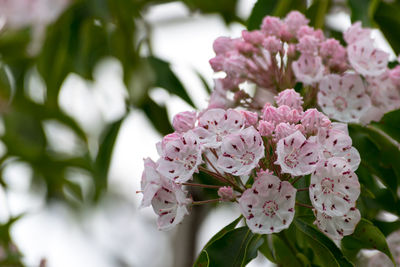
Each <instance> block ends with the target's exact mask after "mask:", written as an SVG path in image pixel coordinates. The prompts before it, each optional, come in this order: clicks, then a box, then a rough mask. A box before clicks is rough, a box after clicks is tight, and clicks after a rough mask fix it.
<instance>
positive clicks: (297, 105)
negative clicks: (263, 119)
mask: <svg viewBox="0 0 400 267" xmlns="http://www.w3.org/2000/svg"><path fill="white" fill-rule="evenodd" d="M275 101H276V104H278V106H283V105H286V106H289V107H290V108H292V109H296V110H298V111H299V112H302V111H303V107H302V106H301V105H302V104H303V98H302V97H301V95H300V94H299V93H297V92H296V91H295V90H294V89H286V90H284V91H282V92H280V93H279V94H278V95H277V96H275Z"/></svg>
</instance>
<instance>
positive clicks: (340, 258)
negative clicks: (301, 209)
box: [294, 218, 353, 267]
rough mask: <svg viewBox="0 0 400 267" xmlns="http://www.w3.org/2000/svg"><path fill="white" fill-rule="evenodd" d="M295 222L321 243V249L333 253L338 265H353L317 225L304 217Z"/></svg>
mask: <svg viewBox="0 0 400 267" xmlns="http://www.w3.org/2000/svg"><path fill="white" fill-rule="evenodd" d="M294 223H295V225H296V226H297V228H298V229H299V230H300V231H302V232H303V233H304V234H306V235H307V236H308V237H310V238H311V240H312V241H313V242H317V243H318V244H319V245H320V247H319V248H320V249H324V250H325V251H326V253H330V254H331V255H332V257H333V258H334V259H335V262H336V264H337V265H336V266H340V267H343V266H353V264H351V263H350V262H349V261H348V260H347V259H346V257H345V256H344V255H343V253H342V252H341V251H340V249H339V248H338V247H337V246H336V245H335V243H333V242H332V240H330V239H329V238H328V237H327V236H326V235H324V234H323V233H321V232H320V231H319V230H317V229H316V228H315V227H313V226H311V225H310V224H308V223H306V222H305V221H304V220H303V219H300V218H295V220H294ZM327 266H328V265H327Z"/></svg>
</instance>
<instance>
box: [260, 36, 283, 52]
mask: <svg viewBox="0 0 400 267" xmlns="http://www.w3.org/2000/svg"><path fill="white" fill-rule="evenodd" d="M263 46H264V48H265V49H267V50H268V51H269V52H270V53H278V52H280V51H281V50H282V43H281V41H280V40H279V39H278V38H276V37H275V36H268V37H266V38H265V39H264V41H263Z"/></svg>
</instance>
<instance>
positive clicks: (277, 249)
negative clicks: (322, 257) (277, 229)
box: [272, 235, 301, 266]
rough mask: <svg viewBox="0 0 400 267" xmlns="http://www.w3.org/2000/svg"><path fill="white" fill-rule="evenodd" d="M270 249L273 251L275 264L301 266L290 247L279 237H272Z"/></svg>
mask: <svg viewBox="0 0 400 267" xmlns="http://www.w3.org/2000/svg"><path fill="white" fill-rule="evenodd" d="M272 247H273V249H274V253H273V255H274V258H275V262H276V263H278V264H279V265H281V266H301V262H300V261H299V259H298V258H297V257H296V254H295V253H294V251H292V250H291V248H290V245H288V244H287V243H285V241H284V240H282V238H281V237H280V236H279V235H272Z"/></svg>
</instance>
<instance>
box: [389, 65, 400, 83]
mask: <svg viewBox="0 0 400 267" xmlns="http://www.w3.org/2000/svg"><path fill="white" fill-rule="evenodd" d="M389 77H390V79H391V80H392V82H393V83H394V84H395V85H400V65H398V66H396V67H395V68H394V69H392V70H390V72H389Z"/></svg>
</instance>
